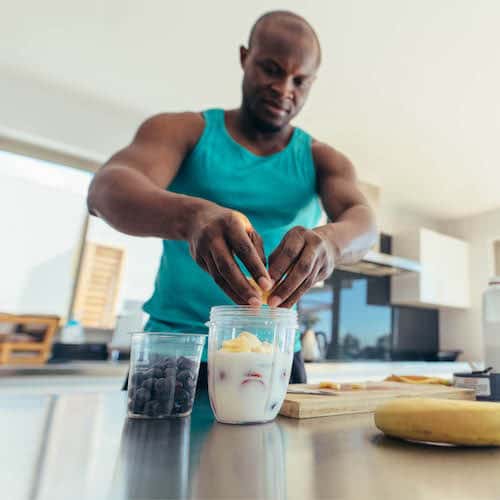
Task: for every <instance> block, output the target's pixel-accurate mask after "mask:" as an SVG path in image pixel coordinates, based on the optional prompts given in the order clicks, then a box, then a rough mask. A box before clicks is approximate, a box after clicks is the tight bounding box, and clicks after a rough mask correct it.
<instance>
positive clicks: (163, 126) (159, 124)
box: [136, 111, 205, 145]
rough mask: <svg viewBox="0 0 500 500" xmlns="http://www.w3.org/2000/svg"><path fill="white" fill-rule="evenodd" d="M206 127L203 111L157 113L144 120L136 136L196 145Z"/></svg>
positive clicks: (148, 139)
mask: <svg viewBox="0 0 500 500" xmlns="http://www.w3.org/2000/svg"><path fill="white" fill-rule="evenodd" d="M204 127H205V120H204V118H203V114H202V113H201V112H194V111H186V112H180V113H157V114H155V115H152V116H150V117H149V118H147V119H146V120H144V121H143V122H142V124H141V125H140V127H139V129H138V131H137V135H136V138H138V139H139V140H141V139H142V140H145V141H160V142H166V141H169V140H172V141H175V142H178V141H182V142H186V143H188V144H190V145H194V144H196V142H197V141H198V139H199V138H200V136H201V134H202V133H203V129H204Z"/></svg>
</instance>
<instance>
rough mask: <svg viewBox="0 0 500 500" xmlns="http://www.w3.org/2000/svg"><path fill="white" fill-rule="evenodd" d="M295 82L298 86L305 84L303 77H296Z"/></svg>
mask: <svg viewBox="0 0 500 500" xmlns="http://www.w3.org/2000/svg"><path fill="white" fill-rule="evenodd" d="M293 83H295V86H296V87H302V86H303V85H304V79H303V78H301V77H297V78H294V79H293Z"/></svg>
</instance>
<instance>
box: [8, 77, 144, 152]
mask: <svg viewBox="0 0 500 500" xmlns="http://www.w3.org/2000/svg"><path fill="white" fill-rule="evenodd" d="M1 75H2V77H1V78H0V109H1V110H2V112H1V117H0V136H1V135H3V136H6V137H9V138H13V139H20V140H23V141H26V142H30V143H34V144H37V145H42V146H46V147H48V148H52V149H55V150H56V151H63V152H66V153H72V154H75V155H76V156H81V157H84V158H87V159H94V160H96V161H97V162H101V161H104V160H105V159H106V158H107V157H109V156H110V155H111V154H112V153H114V152H115V151H116V150H117V149H119V148H120V147H123V146H125V145H126V144H127V143H128V142H130V140H131V139H132V137H133V134H134V133H135V130H136V129H137V127H138V125H139V124H140V123H141V121H142V120H143V119H144V118H145V116H144V115H143V114H141V113H139V112H137V111H134V110H128V109H127V107H126V106H123V107H116V106H113V105H112V104H111V103H109V102H104V101H101V100H99V99H97V98H94V97H89V96H86V95H85V94H82V93H81V92H78V89H75V90H74V91H69V90H68V89H67V88H66V87H61V86H58V85H56V84H53V83H50V82H42V81H40V80H39V79H37V78H30V75H26V74H20V73H18V72H13V71H11V72H8V71H6V70H5V69H2V72H1Z"/></svg>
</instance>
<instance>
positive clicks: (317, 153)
mask: <svg viewBox="0 0 500 500" xmlns="http://www.w3.org/2000/svg"><path fill="white" fill-rule="evenodd" d="M311 151H312V155H313V160H314V165H315V166H316V169H317V170H318V171H319V172H325V173H330V174H336V173H337V174H338V173H342V172H343V171H345V170H346V169H351V168H353V165H352V163H351V161H350V160H349V158H348V157H347V156H346V155H345V154H343V153H341V152H340V151H339V150H338V149H336V148H334V147H333V146H330V145H329V144H327V143H326V142H322V141H318V140H316V139H313V141H312V145H311Z"/></svg>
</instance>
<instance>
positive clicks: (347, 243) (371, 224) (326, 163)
mask: <svg viewBox="0 0 500 500" xmlns="http://www.w3.org/2000/svg"><path fill="white" fill-rule="evenodd" d="M312 151H313V157H314V163H315V166H316V172H317V184H318V192H319V195H320V197H321V201H322V202H323V206H324V208H325V210H326V213H327V215H328V217H329V218H330V220H332V221H333V222H330V223H328V224H325V225H324V226H320V227H317V228H315V229H306V228H303V227H295V228H292V229H291V230H290V231H289V232H288V233H287V234H286V235H285V237H284V238H283V240H282V241H281V243H280V245H279V246H278V248H277V249H276V250H275V251H274V252H273V254H272V255H271V256H270V258H269V274H270V276H271V278H272V279H273V280H274V281H276V282H278V285H277V286H276V288H275V289H274V290H273V292H272V294H271V297H270V298H269V301H268V303H269V305H271V306H281V307H290V306H292V305H293V304H295V302H297V300H298V299H299V298H300V297H301V295H303V294H304V293H305V292H306V291H307V290H308V289H309V288H311V286H313V285H314V283H316V282H317V281H321V280H324V279H325V278H327V277H328V276H329V275H330V274H331V273H332V272H333V270H334V269H335V265H336V264H338V263H343V264H347V263H353V262H356V261H357V260H359V259H361V258H362V257H363V255H364V254H365V253H366V252H367V251H368V250H369V249H370V247H371V246H372V245H373V243H375V240H376V237H377V230H376V227H375V218H374V215H373V213H372V210H371V209H370V207H369V206H368V203H367V201H366V199H365V197H364V195H363V194H362V193H361V191H360V190H359V188H358V186H357V181H356V174H355V171H354V167H353V165H352V164H351V162H350V161H349V160H348V159H347V158H346V157H345V156H344V155H342V154H341V153H339V152H338V151H335V150H334V149H333V148H331V147H330V146H328V145H326V144H323V143H320V142H315V143H314V144H313V147H312Z"/></svg>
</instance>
